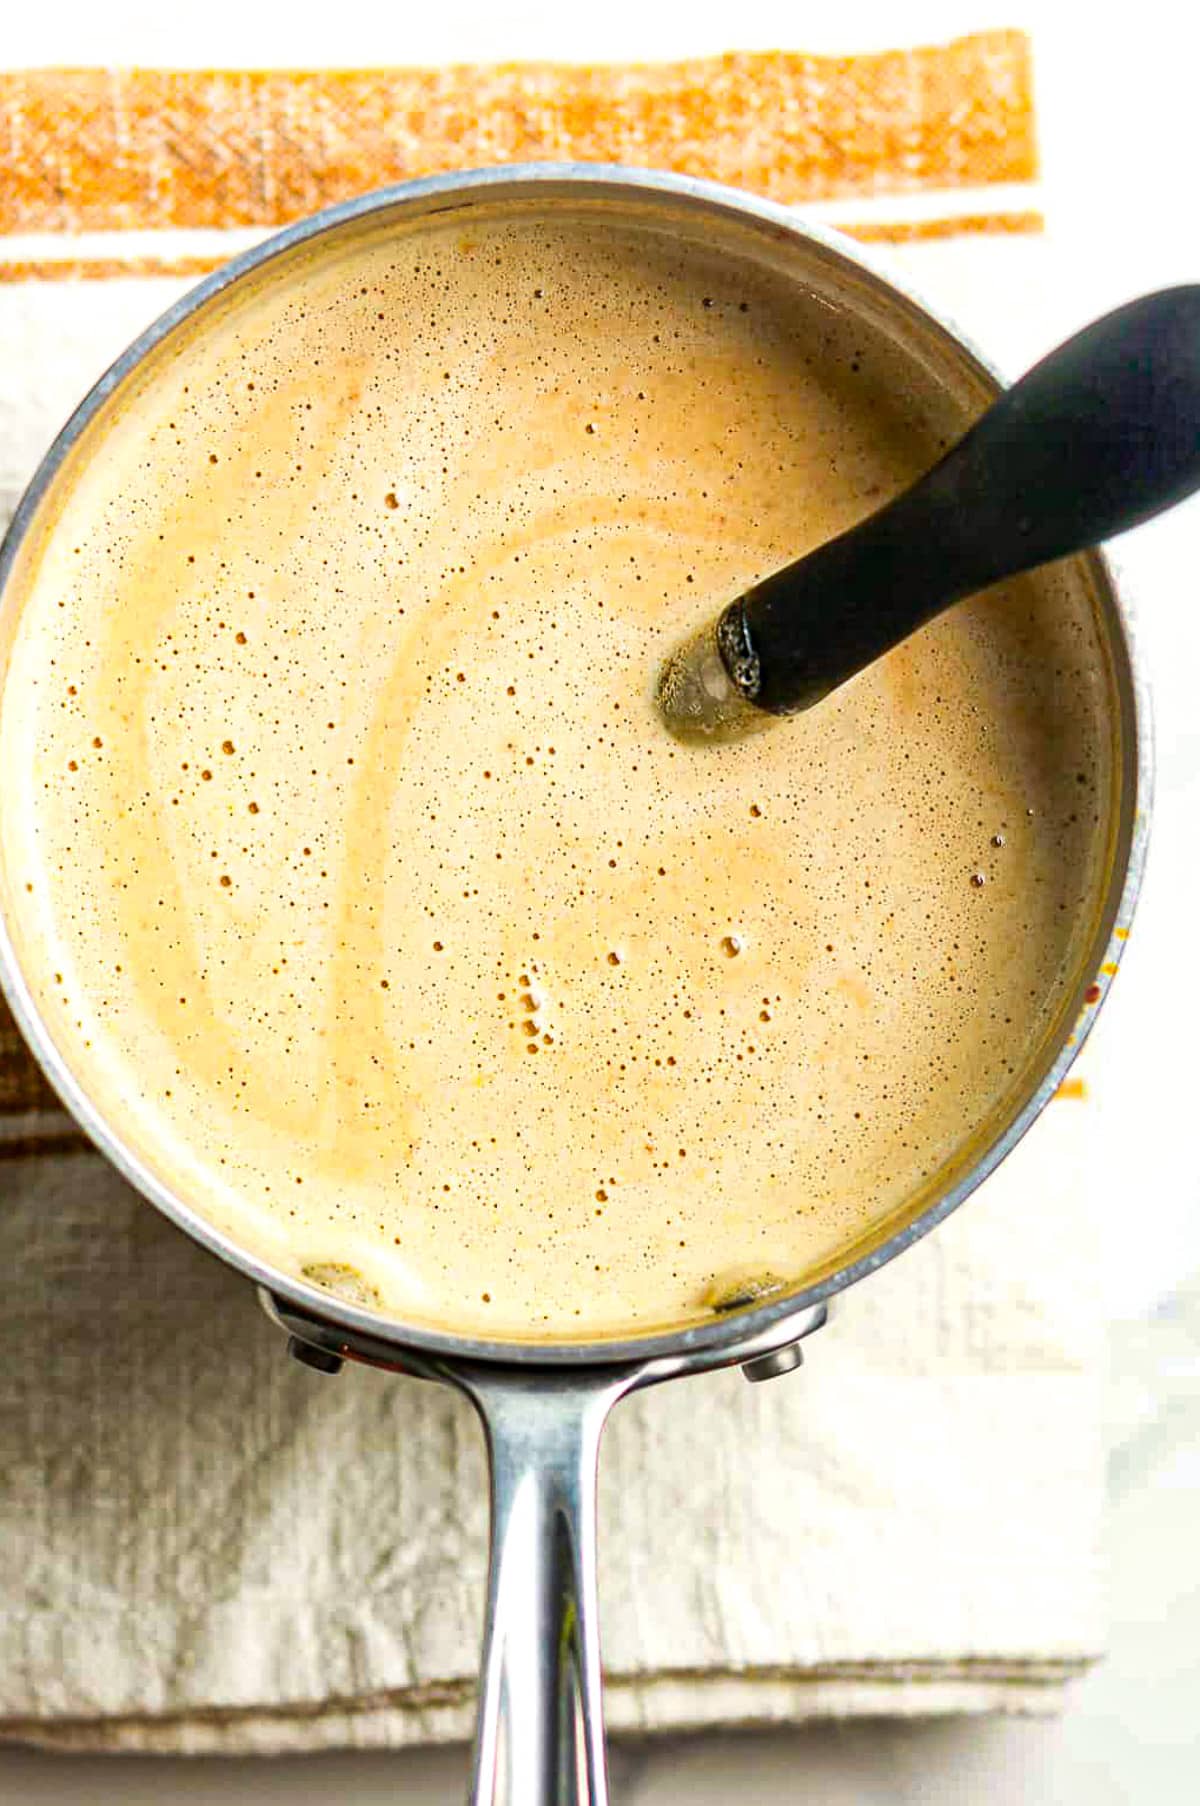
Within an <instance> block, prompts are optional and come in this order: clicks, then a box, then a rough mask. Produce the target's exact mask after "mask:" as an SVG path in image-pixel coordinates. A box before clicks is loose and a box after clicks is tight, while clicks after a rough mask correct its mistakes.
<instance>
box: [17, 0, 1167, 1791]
mask: <svg viewBox="0 0 1200 1806" xmlns="http://www.w3.org/2000/svg"><path fill="white" fill-rule="evenodd" d="M1184 11H1185V9H1184V8H1183V7H1177V8H1171V7H1169V6H1168V5H1167V4H1164V3H1163V0H1142V3H1141V4H1139V5H1137V6H1125V7H1122V8H1121V9H1117V8H1113V7H1105V6H1103V5H1097V6H1096V7H1094V8H1088V9H1084V8H1083V7H1082V6H1080V5H1079V4H1077V0H1076V3H1072V0H1042V3H1041V4H1040V5H1039V6H1037V8H1036V10H1033V11H1032V13H1031V11H1030V9H1027V8H1025V7H1022V6H1021V5H1020V4H1019V3H1018V4H1014V5H1013V6H1012V7H1006V6H1004V5H974V4H970V3H969V0H959V3H955V0H941V3H940V4H939V3H934V4H911V5H909V6H907V7H905V8H904V9H902V11H897V9H895V8H892V7H885V6H883V5H879V4H867V3H865V0H864V3H860V4H855V3H854V0H850V3H849V4H845V5H843V6H842V7H840V8H838V9H836V12H835V13H833V14H831V13H829V12H826V13H824V14H823V15H822V16H820V17H817V16H814V15H813V14H812V13H810V12H808V11H807V9H804V10H801V9H798V8H795V7H794V6H791V5H785V4H781V3H779V0H742V3H741V4H740V5H739V6H738V7H737V8H736V10H732V11H731V9H730V8H729V7H728V6H727V5H721V6H718V5H716V4H715V3H713V0H691V3H690V4H687V5H686V6H685V5H682V4H677V3H676V0H669V3H665V4H663V3H660V5H659V6H658V7H655V8H652V7H650V6H647V5H646V4H645V0H607V3H606V5H605V6H604V7H603V8H596V9H588V10H587V11H586V12H584V11H582V10H581V9H575V8H565V7H563V6H562V5H561V4H556V5H551V4H542V5H532V4H531V5H520V4H518V5H514V6H511V7H507V8H496V7H487V6H484V5H482V4H480V3H478V0H475V3H472V0H441V3H440V4H439V5H438V6H437V7H436V8H432V7H428V8H422V9H415V8H414V9H411V10H410V9H407V8H404V7H402V6H396V5H393V6H391V7H388V8H384V7H383V6H378V5H367V4H357V5H352V4H347V3H346V0H341V3H340V4H338V5H337V6H334V7H331V6H330V5H329V3H328V0H322V3H321V4H305V3H304V0H296V3H293V4H290V5H286V6H285V5H281V4H273V3H268V4H260V5H259V6H257V7H251V6H247V5H246V4H244V0H242V3H241V4H236V3H235V0H207V4H205V5H204V6H203V7H200V8H196V9H191V10H177V9H174V8H171V7H167V6H164V5H162V4H161V0H158V3H157V4H154V5H150V4H131V3H130V4H122V3H121V0H114V3H113V4H110V5H108V6H105V7H103V8H100V7H96V6H94V5H85V4H84V3H83V0H59V4H57V5H56V6H54V7H44V8H42V9H40V10H35V9H32V8H29V7H27V6H26V7H23V8H20V9H18V8H17V7H15V6H14V5H13V3H12V0H10V3H9V6H7V7H5V8H4V21H3V23H4V31H3V36H2V39H0V59H2V60H3V62H4V64H6V65H7V66H9V67H20V66H23V65H27V64H34V63H59V64H62V63H67V64H76V65H78V64H84V63H122V62H124V63H129V62H142V63H154V62H159V63H167V64H177V65H178V64H187V63H192V64H196V63H207V64H213V63H218V64H219V63H222V62H224V63H228V64H237V65H241V66H245V65H247V64H254V63H262V64H270V63H276V64H280V63H289V64H303V63H310V64H322V65H327V64H331V63H339V62H340V63H347V64H349V63H358V64H363V63H367V64H370V63H388V62H393V63H396V62H423V61H430V62H434V61H448V60H475V59H480V58H487V57H498V58H505V59H507V58H513V57H521V56H547V57H556V56H557V57H563V58H567V57H576V58H580V57H588V58H602V57H623V56H639V57H647V58H649V57H654V56H676V55H680V54H686V53H690V52H697V51H720V50H725V49H731V48H742V49H746V48H758V47H776V46H779V45H786V46H787V47H790V48H800V49H834V50H849V49H855V48H860V47H863V46H875V47H882V46H884V45H886V44H894V43H897V42H905V43H911V42H917V41H921V40H925V41H930V40H933V39H936V38H939V37H946V36H950V35H955V34H957V33H960V32H963V31H967V30H973V29H978V28H980V27H983V26H988V25H998V24H1014V23H1015V24H1020V23H1027V22H1028V21H1029V18H1030V17H1032V21H1033V26H1034V32H1035V44H1036V47H1037V52H1038V72H1039V85H1040V88H1041V119H1042V128H1043V130H1042V136H1043V151H1044V158H1045V164H1046V178H1047V190H1048V193H1047V203H1048V206H1049V207H1050V208H1051V209H1054V207H1055V205H1056V197H1057V196H1059V195H1062V196H1064V197H1066V196H1069V201H1070V207H1069V216H1068V217H1066V218H1065V219H1064V220H1063V221H1061V222H1060V224H1061V226H1062V229H1063V231H1064V232H1065V234H1066V236H1065V238H1064V239H1063V241H1062V242H1063V243H1064V257H1063V264H1062V282H1061V292H1060V294H1059V295H1058V296H1057V297H1056V303H1055V312H1056V313H1057V314H1059V316H1060V317H1058V318H1056V319H1054V320H1052V321H1051V322H1049V325H1050V327H1051V330H1050V332H1049V334H1047V333H1046V323H1045V322H1044V320H1039V322H1038V326H1037V329H1036V334H1035V333H1034V331H1033V329H1032V327H1031V326H1030V324H1029V322H1028V321H1027V320H1025V319H1023V317H1022V308H1021V295H1020V293H1019V291H1014V293H1013V298H1012V320H1011V325H1010V328H1009V329H1008V331H1007V332H1006V343H1004V344H996V343H992V344H989V345H988V346H987V347H986V349H988V350H990V351H993V352H994V353H995V354H996V355H997V357H998V358H999V360H1000V361H1001V362H1002V363H1004V362H1006V363H1008V365H1009V366H1010V367H1011V368H1016V367H1017V366H1018V365H1019V364H1020V363H1021V362H1023V361H1026V360H1027V359H1028V358H1029V357H1030V356H1031V355H1033V354H1034V353H1035V352H1036V351H1037V350H1038V349H1039V348H1040V346H1039V344H1038V343H1036V342H1034V341H1035V339H1036V338H1037V337H1038V336H1041V337H1044V338H1046V340H1047V342H1048V340H1049V338H1053V337H1056V336H1062V335H1064V334H1065V333H1066V332H1068V331H1069V330H1070V329H1071V328H1072V327H1073V326H1074V325H1077V324H1079V323H1081V322H1082V320H1083V319H1084V318H1086V317H1087V315H1088V314H1089V313H1096V312H1099V311H1101V310H1102V309H1103V308H1104V307H1105V306H1107V305H1110V304H1111V303H1113V302H1115V301H1117V300H1120V299H1123V298H1125V297H1127V296H1128V295H1130V294H1132V293H1134V292H1136V291H1137V290H1140V289H1146V288H1152V287H1155V286H1159V285H1161V284H1164V283H1167V282H1170V281H1181V280H1198V279H1200V213H1198V212H1197V209H1196V205H1195V196H1194V189H1193V187H1192V181H1193V179H1194V176H1195V170H1196V151H1195V144H1196V133H1195V116H1196V109H1197V98H1196V91H1195V70H1196V67H1197V52H1198V51H1200V21H1197V20H1196V19H1194V18H1191V19H1189V18H1186V17H1184V16H1183V14H1184ZM1176 12H1177V13H1178V14H1179V15H1180V16H1179V17H1178V18H1177V17H1175V16H1174V14H1175V13H1176ZM909 267H910V268H916V266H915V265H911V264H910V266H909ZM916 279H917V280H918V281H920V283H921V284H922V286H923V287H924V288H925V289H926V291H927V292H928V293H929V294H930V295H931V296H932V297H933V298H934V299H935V300H945V302H946V304H947V305H948V306H949V307H950V308H951V309H952V310H953V308H954V304H955V298H954V296H953V295H950V294H946V293H945V292H944V291H943V290H941V289H939V271H938V257H937V253H936V250H934V251H931V252H930V253H927V254H923V261H922V264H921V266H920V268H919V269H917V273H916ZM965 323H966V324H967V325H968V326H970V320H969V319H967V320H966V321H965ZM1198 553H1200V502H1192V503H1191V504H1189V505H1188V506H1186V507H1185V508H1183V509H1181V510H1179V511H1177V512H1176V513H1175V514H1174V515H1173V516H1171V517H1169V518H1167V519H1165V520H1163V521H1160V522H1156V523H1154V524H1152V525H1151V526H1149V527H1147V528H1143V529H1141V530H1140V531H1139V532H1138V533H1136V534H1134V535H1131V536H1130V537H1129V538H1128V539H1127V540H1126V541H1124V542H1123V544H1122V549H1121V560H1122V563H1123V565H1124V566H1125V567H1126V568H1127V569H1128V571H1129V573H1130V577H1131V579H1132V583H1133V586H1134V589H1135V593H1136V594H1137V596H1138V598H1139V601H1140V618H1141V627H1142V638H1143V642H1144V645H1145V649H1146V653H1147V656H1148V662H1149V666H1150V673H1151V679H1152V683H1153V685H1154V690H1155V701H1156V715H1157V728H1158V754H1159V779H1158V784H1159V789H1158V799H1157V808H1156V823H1155V838H1154V845H1153V848H1152V856H1151V863H1150V870H1149V875H1148V880H1147V885H1146V890H1145V895H1144V902H1143V906H1142V910H1141V913H1140V916H1139V920H1138V926H1137V932H1136V933H1135V935H1134V937H1133V940H1132V941H1131V943H1130V948H1129V953H1128V955H1127V959H1126V965H1125V968H1124V969H1123V971H1122V974H1121V978H1120V980H1119V982H1118V984H1117V985H1116V987H1115V991H1114V995H1113V998H1112V1001H1111V1002H1110V1004H1109V1005H1108V1007H1107V1009H1106V1011H1105V1015H1104V1018H1103V1019H1102V1021H1101V1024H1100V1026H1099V1027H1098V1029H1097V1031H1096V1033H1097V1039H1098V1040H1099V1039H1100V1038H1101V1037H1102V1038H1103V1046H1102V1048H1101V1049H1100V1050H1099V1051H1100V1052H1101V1053H1102V1055H1103V1058H1102V1060H1101V1061H1099V1062H1098V1064H1099V1065H1100V1066H1101V1068H1102V1070H1103V1072H1104V1075H1105V1079H1104V1089H1103V1092H1102V1094H1101V1096H1100V1099H1099V1104H1100V1111H1101V1114H1100V1123H1099V1130H1098V1134H1099V1140H1100V1146H1099V1147H1098V1149H1097V1154H1098V1160H1097V1173H1098V1178H1099V1181H1100V1182H1099V1183H1098V1185H1097V1193H1096V1208H1097V1212H1098V1215H1099V1216H1100V1218H1101V1222H1102V1228H1103V1233H1104V1238H1105V1248H1106V1285H1105V1300H1104V1302H1105V1306H1106V1309H1107V1311H1108V1314H1109V1318H1110V1324H1111V1327H1110V1366H1111V1383H1110V1388H1109V1431H1110V1444H1111V1450H1112V1455H1111V1491H1112V1511H1111V1545H1112V1554H1113V1573H1114V1584H1113V1626H1114V1628H1113V1639H1112V1654H1111V1656H1110V1659H1109V1661H1108V1662H1107V1663H1106V1664H1105V1665H1104V1666H1103V1667H1102V1668H1101V1669H1100V1670H1099V1671H1098V1672H1097V1673H1096V1674H1095V1675H1094V1676H1093V1677H1091V1678H1090V1679H1089V1680H1088V1681H1087V1682H1086V1683H1084V1685H1083V1686H1082V1687H1081V1689H1080V1690H1079V1693H1078V1695H1077V1696H1076V1700H1075V1703H1074V1706H1073V1709H1072V1710H1071V1711H1070V1712H1069V1713H1068V1715H1067V1716H1066V1717H1065V1718H1064V1719H1062V1720H1060V1721H1052V1722H1049V1723H1042V1722H1017V1721H1014V1722H1011V1723H1010V1722H1004V1721H996V1720H991V1721H985V1722H970V1721H967V1722H961V1721H960V1722H951V1723H947V1724H912V1725H887V1724H879V1725H873V1724H853V1725H849V1726H846V1727H838V1726H818V1727H813V1728H810V1729H807V1730H802V1731H796V1732H792V1733H774V1734H771V1735H753V1736H750V1735H747V1736H740V1737H729V1736H726V1737H705V1738H699V1739H688V1740H677V1741H672V1742H669V1743H657V1744H653V1745H644V1746H636V1745H635V1746H629V1747H625V1748H619V1749H618V1750H617V1751H616V1752H615V1757H614V1795H615V1800H616V1802H617V1803H618V1806H683V1803H684V1802H688V1806H692V1803H693V1802H694V1803H695V1806H703V1803H704V1802H709V1801H711V1802H714V1803H715V1802H717V1801H724V1800H727V1799H730V1798H733V1797H735V1796H737V1797H746V1798H748V1799H751V1800H753V1801H754V1803H755V1806H782V1803H783V1802H785V1801H786V1802H789V1803H790V1802H792V1801H797V1802H798V1801H800V1800H801V1799H804V1800H809V1799H819V1800H821V1801H822V1802H825V1803H826V1806H838V1803H839V1802H843V1801H844V1802H850V1801H854V1802H858V1803H862V1806H868V1803H869V1802H874V1801H879V1802H883V1801H885V1800H886V1801H888V1802H898V1803H908V1802H913V1803H916V1802H921V1803H925V1802H929V1803H934V1802H942V1801H945V1802H947V1803H948V1802H951V1801H954V1802H959V1801H964V1800H970V1801H971V1802H973V1803H975V1806H999V1803H1000V1802H1004V1803H1005V1806H1007V1803H1008V1802H1018V1801H1019V1802H1024V1803H1030V1806H1041V1803H1043V1802H1045V1803H1047V1806H1049V1803H1051V1802H1052V1803H1053V1806H1116V1803H1118V1802H1121V1803H1123V1802H1135V1801H1136V1802H1138V1803H1139V1806H1141V1803H1142V1802H1145V1803H1146V1806H1184V1802H1187V1803H1188V1806H1192V1803H1193V1802H1194V1801H1195V1800H1197V1799H1200V1731H1198V1729H1197V1719H1198V1718H1200V1653H1198V1652H1200V1547H1198V1544H1200V1539H1198V1538H1197V1536H1196V1534H1195V1525H1196V1524H1197V1522H1198V1521H1200V1154H1198V1153H1197V1151H1196V1129H1195V1118H1196V1113H1197V1102H1196V1098H1195V1095H1194V1093H1195V1084H1194V1074H1195V1072H1196V1069H1197V1060H1196V1055H1195V1050H1194V1043H1193V1041H1192V1039H1191V1035H1192V1033H1193V1032H1194V1031H1192V1027H1191V1025H1192V1023H1193V1021H1194V1018H1195V1015H1196V1012H1197V1006H1198V1005H1200V977H1198V975H1197V968H1196V963H1195V958H1194V948H1193V942H1194V923H1195V920H1196V914H1197V907H1198V898H1200V853H1198V852H1197V844H1198V840H1200V702H1198V695H1200V607H1198V606H1197V604H1198V601H1200V596H1198V591H1200V581H1198V578H1197V554H1198ZM814 1358H816V1356H815V1355H814ZM788 1383H793V1384H800V1385H802V1384H803V1379H802V1378H801V1379H797V1380H795V1381H792V1382H788ZM464 1768H465V1758H464V1755H463V1753H462V1752H458V1751H452V1752H444V1753H433V1754H427V1755H426V1754H419V1755H409V1756H388V1755H380V1756H331V1757H320V1758H306V1759H301V1760H296V1761H287V1762H282V1761H277V1762H271V1763H260V1762H257V1761H246V1762H243V1761H222V1760H219V1759H216V1760H212V1761H204V1762H193V1763H177V1762H174V1761H168V1760H158V1759H153V1758H151V1759H147V1760H134V1759H113V1758H108V1759H99V1760H95V1759H90V1758H65V1759H52V1758H48V1757H43V1756H39V1755H37V1754H34V1753H31V1752H26V1751H19V1750H8V1751H3V1750H0V1802H9V1801H12V1802H17V1801H21V1802H26V1801H27V1802H30V1803H31V1806H34V1803H37V1802H64V1803H65V1802H68V1801H69V1802H72V1803H74V1802H85V1801H86V1802H89V1803H92V1802H95V1803H96V1806H108V1803H110V1802H111V1803H113V1806H115V1803H116V1802H122V1806H124V1803H125V1802H128V1803H129V1806H134V1803H136V1802H149V1801H155V1802H157V1801H166V1800H172V1801H174V1800H178V1801H181V1802H195V1803H199V1802H204V1803H205V1806H207V1803H209V1802H214V1803H215V1802H217V1801H220V1802H222V1806H242V1803H243V1802H250V1801H254V1802H263V1803H269V1802H275V1801H279V1802H283V1801H285V1800H286V1801H288V1802H289V1806H307V1803H308V1802H313V1803H314V1806H315V1802H317V1801H321V1802H327V1801H329V1800H331V1799H336V1800H341V1801H346V1802H352V1803H359V1802H361V1806H374V1803H375V1802H383V1801H384V1800H388V1801H393V1800H403V1801H405V1802H411V1803H412V1806H423V1803H424V1802H430V1803H432V1802H434V1801H444V1800H448V1799H455V1798H457V1797H460V1795H461V1790H462V1785H463V1774H464Z"/></svg>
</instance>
